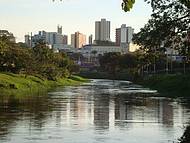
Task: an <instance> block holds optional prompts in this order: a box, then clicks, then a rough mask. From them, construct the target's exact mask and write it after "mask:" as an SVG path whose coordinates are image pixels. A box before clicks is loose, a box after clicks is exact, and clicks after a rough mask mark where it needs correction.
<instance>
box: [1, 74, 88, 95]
mask: <svg viewBox="0 0 190 143" xmlns="http://www.w3.org/2000/svg"><path fill="white" fill-rule="evenodd" d="M82 82H87V79H84V78H82V77H79V76H71V77H70V78H60V79H57V80H56V81H51V80H46V79H43V78H40V77H37V76H30V75H23V74H12V73H0V95H23V94H29V93H30V94H31V93H39V92H44V91H47V90H48V89H50V88H53V87H56V86H69V85H80V84H81V83H82Z"/></svg>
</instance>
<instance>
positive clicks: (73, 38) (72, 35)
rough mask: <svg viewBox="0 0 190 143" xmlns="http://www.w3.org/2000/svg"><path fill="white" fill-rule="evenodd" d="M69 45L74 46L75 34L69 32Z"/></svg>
mask: <svg viewBox="0 0 190 143" xmlns="http://www.w3.org/2000/svg"><path fill="white" fill-rule="evenodd" d="M71 47H73V48H75V34H71Z"/></svg>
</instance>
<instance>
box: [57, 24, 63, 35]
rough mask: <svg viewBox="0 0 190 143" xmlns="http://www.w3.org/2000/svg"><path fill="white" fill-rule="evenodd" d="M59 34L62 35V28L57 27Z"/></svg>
mask: <svg viewBox="0 0 190 143" xmlns="http://www.w3.org/2000/svg"><path fill="white" fill-rule="evenodd" d="M57 33H59V34H62V26H60V25H58V26H57Z"/></svg>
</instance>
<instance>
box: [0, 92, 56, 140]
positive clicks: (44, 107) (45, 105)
mask: <svg viewBox="0 0 190 143" xmlns="http://www.w3.org/2000/svg"><path fill="white" fill-rule="evenodd" d="M51 107H53V106H52V102H51V101H50V100H48V98H47V96H46V95H41V96H38V95H36V96H29V95H27V96H24V97H15V96H0V138H1V139H3V138H4V139H6V137H7V134H10V133H11V131H13V128H14V127H16V126H17V124H18V122H19V121H27V122H28V125H29V126H28V128H29V129H31V127H34V128H35V127H36V128H38V129H41V128H42V127H43V125H44V124H45V123H46V119H47V118H48V117H49V116H50V111H51Z"/></svg>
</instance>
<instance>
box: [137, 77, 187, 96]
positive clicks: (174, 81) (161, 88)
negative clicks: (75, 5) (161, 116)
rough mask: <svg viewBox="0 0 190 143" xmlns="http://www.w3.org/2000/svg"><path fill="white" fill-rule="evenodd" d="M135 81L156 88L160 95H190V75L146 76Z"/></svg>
mask: <svg viewBox="0 0 190 143" xmlns="http://www.w3.org/2000/svg"><path fill="white" fill-rule="evenodd" d="M137 83H138V84H140V85H142V86H144V87H148V88H150V89H155V90H157V91H158V92H159V93H160V94H161V95H162V96H167V97H190V75H181V74H180V75H156V76H148V77H146V78H144V79H142V80H140V81H137Z"/></svg>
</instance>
